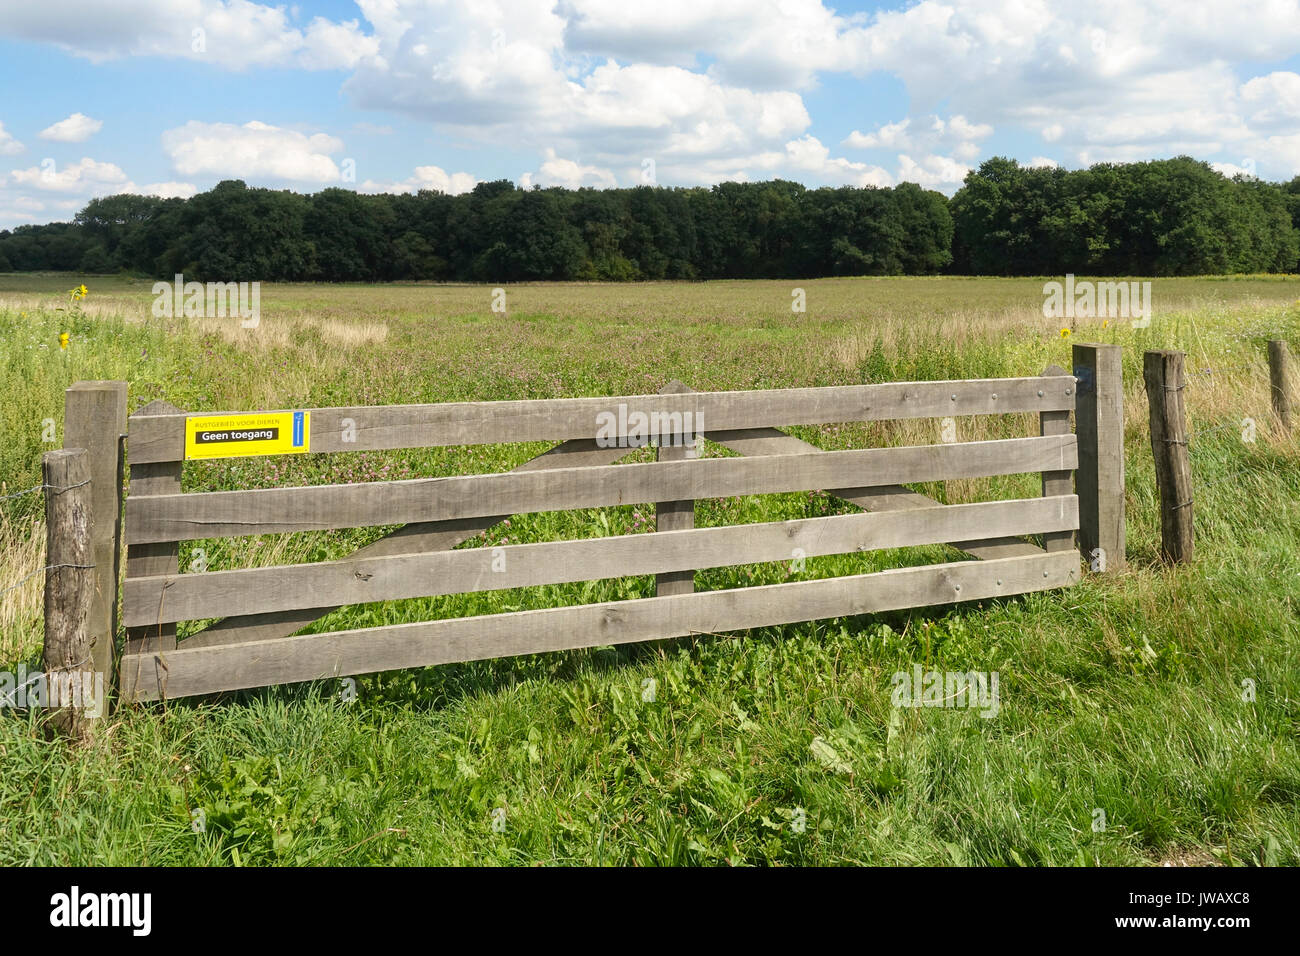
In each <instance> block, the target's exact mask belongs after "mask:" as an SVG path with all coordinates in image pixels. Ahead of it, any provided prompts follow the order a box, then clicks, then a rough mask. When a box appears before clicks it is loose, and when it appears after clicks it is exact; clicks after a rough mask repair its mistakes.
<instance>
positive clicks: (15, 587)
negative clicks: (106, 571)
mask: <svg viewBox="0 0 1300 956" xmlns="http://www.w3.org/2000/svg"><path fill="white" fill-rule="evenodd" d="M93 567H95V565H93V564H47V565H46V566H45V567H43V568H37V569H36V570H35V571H33V572H32V573H31V574H28V575H26V576H25V577H22V578H20V579H19V580H18V583H17V584H11V585H9V587H7V588H4V589H2V590H0V594H8V593H9V592H10V591H16V590H18V589H19V588H20V587H22V586H23V585H24V584H26V583H27V582H28V581H30V580H31V579H32V578H34V577H36V575H38V574H44V573H45V572H46V571H54V570H57V569H58V568H81V569H82V570H88V569H90V568H93Z"/></svg>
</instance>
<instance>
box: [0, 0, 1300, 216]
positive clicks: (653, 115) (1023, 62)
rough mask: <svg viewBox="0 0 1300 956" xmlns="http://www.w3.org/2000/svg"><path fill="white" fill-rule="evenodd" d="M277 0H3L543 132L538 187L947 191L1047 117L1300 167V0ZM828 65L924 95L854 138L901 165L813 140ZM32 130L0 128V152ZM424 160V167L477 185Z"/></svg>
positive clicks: (106, 36) (1047, 129)
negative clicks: (335, 73) (840, 5)
mask: <svg viewBox="0 0 1300 956" xmlns="http://www.w3.org/2000/svg"><path fill="white" fill-rule="evenodd" d="M274 2H275V0H268V2H266V3H255V2H251V0H116V2H115V3H113V4H111V5H109V4H103V3H101V2H92V0H46V2H43V3H41V4H26V5H23V4H7V5H5V6H4V9H0V35H7V36H10V37H19V38H26V39H32V40H38V41H44V42H49V43H53V44H57V45H60V46H61V47H63V48H64V49H68V50H70V51H72V52H74V53H75V54H77V55H80V56H84V57H88V58H90V59H93V60H103V59H106V58H111V57H117V56H124V55H130V54H137V55H148V56H159V57H184V58H188V59H192V60H196V61H202V62H208V63H211V64H212V65H214V66H216V67H219V68H229V69H243V68H248V67H293V68H298V69H314V70H319V69H339V70H348V71H350V73H351V75H350V77H349V78H348V79H347V81H346V82H345V83H344V90H345V92H346V93H347V95H348V96H349V97H350V98H351V100H352V102H353V103H354V105H356V106H358V107H361V108H363V109H373V110H378V111H386V112H389V113H397V114H401V115H404V116H408V117H414V118H416V119H418V120H421V121H425V122H428V123H432V124H434V125H435V126H436V127H437V129H438V130H439V132H442V133H446V134H449V135H451V136H455V137H456V138H457V142H458V143H459V144H465V145H470V146H478V147H479V148H480V149H493V148H513V149H520V148H524V149H532V150H536V151H537V154H538V157H539V160H538V168H537V169H536V170H534V171H532V172H530V173H527V174H525V175H526V176H527V181H528V182H530V183H533V182H548V183H579V184H606V183H609V182H610V181H611V180H614V181H620V180H621V181H623V182H635V181H637V178H636V173H637V171H638V170H639V169H640V165H641V162H642V160H643V159H647V158H648V159H653V160H654V161H655V163H656V166H657V173H658V179H659V181H660V182H664V183H675V182H681V183H688V182H716V181H718V180H719V179H722V178H753V177H759V176H761V177H768V176H787V177H790V178H802V179H806V180H815V181H823V182H850V183H860V182H885V181H896V180H903V179H911V180H914V181H917V182H921V183H922V184H923V185H927V186H932V187H935V188H941V189H945V190H948V189H950V188H955V187H956V186H957V185H959V184H960V182H961V179H962V177H963V176H964V174H965V171H967V170H968V169H969V168H970V167H971V166H973V165H976V164H977V163H978V161H979V159H980V157H981V156H983V155H987V154H989V153H990V152H998V151H1001V149H1000V148H999V147H998V144H997V143H996V142H991V141H992V139H993V130H994V127H996V129H997V131H998V132H999V133H1001V134H1004V135H1005V134H1006V133H1007V132H1008V130H1009V129H1015V130H1021V131H1024V132H1026V133H1029V134H1031V135H1033V136H1038V137H1041V139H1042V141H1043V142H1044V143H1049V144H1051V146H1050V147H1044V146H1042V145H1041V144H1039V145H1038V146H1037V147H1035V148H1039V149H1044V151H1050V152H1051V153H1052V154H1053V155H1054V156H1057V157H1059V159H1060V161H1062V162H1065V163H1067V164H1069V165H1072V166H1073V165H1076V164H1087V163H1091V162H1098V161H1122V160H1134V159H1149V158H1152V157H1155V156H1162V155H1173V154H1176V153H1179V152H1187V153H1191V154H1193V155H1196V156H1202V157H1207V158H1209V159H1213V160H1216V161H1219V162H1220V163H1221V164H1224V165H1227V166H1233V167H1238V168H1250V163H1252V162H1253V163H1254V164H1256V165H1257V167H1258V169H1259V171H1260V174H1261V175H1262V176H1265V177H1269V178H1273V177H1278V176H1283V175H1286V176H1289V175H1293V174H1294V173H1295V172H1297V171H1300V133H1297V129H1298V128H1300V71H1289V70H1286V69H1277V68H1276V67H1277V65H1278V64H1279V63H1280V62H1283V61H1286V60H1287V59H1288V58H1289V57H1291V56H1293V55H1294V53H1295V51H1296V50H1297V49H1300V0H1239V2H1238V3H1235V4H1223V3H1218V2H1214V0H1096V2H1094V3H1092V4H1086V5H1085V4H1077V3H1074V2H1068V0H918V2H912V0H892V3H893V5H894V7H895V9H886V10H878V11H875V12H870V13H857V14H852V15H845V14H841V13H837V12H835V10H834V9H832V7H831V6H830V5H829V3H828V2H827V0H656V2H654V3H650V4H630V3H627V2H626V0H560V2H555V3H553V2H550V0H491V2H482V0H357V5H358V7H359V10H360V14H361V19H359V20H357V21H338V20H329V19H326V18H323V17H316V18H315V19H310V20H308V19H306V18H304V17H301V16H300V15H299V13H298V9H297V7H292V6H284V7H282V6H277V5H271V4H273V3H274ZM196 30H198V31H202V32H201V33H195V31H196ZM1256 65H1257V66H1256ZM1258 71H1272V72H1265V73H1263V75H1254V74H1255V73H1256V72H1258ZM833 73H839V74H849V75H853V76H857V77H864V78H865V77H868V76H870V75H872V74H883V75H889V76H892V77H893V78H895V79H896V80H897V81H898V82H899V83H901V85H902V87H903V89H904V91H905V92H906V98H907V101H908V102H910V103H911V104H913V109H914V111H915V112H914V113H912V115H909V116H908V117H906V118H903V119H900V120H899V121H898V122H894V123H887V124H884V125H880V126H877V127H875V128H870V127H864V128H863V129H862V130H854V131H853V132H852V133H851V134H850V135H849V136H848V138H847V139H846V140H844V142H843V144H842V145H843V146H844V147H845V148H847V149H850V150H852V149H876V150H882V151H885V152H886V153H887V154H888V155H889V156H891V157H895V158H896V168H893V169H891V170H890V171H889V172H887V171H886V170H884V169H882V168H880V167H879V166H871V165H867V164H865V163H860V162H857V161H856V158H845V157H835V156H832V155H831V152H830V150H828V149H827V148H826V147H824V146H823V145H822V143H821V142H820V141H819V140H817V139H815V138H814V137H812V136H811V135H810V129H811V127H812V118H811V117H810V116H809V114H808V110H807V108H806V105H805V102H804V99H803V96H802V95H801V94H802V93H803V92H804V91H808V90H813V89H816V87H817V86H818V84H819V83H820V82H822V80H823V79H824V78H825V77H827V76H828V75H830V74H833ZM935 111H939V112H941V113H942V114H943V115H942V116H939V115H934V112H935ZM818 118H819V119H823V117H818ZM194 125H195V124H189V125H188V126H187V127H182V128H181V132H179V133H178V131H176V130H171V131H169V133H168V134H167V135H168V136H170V137H172V138H171V139H170V140H168V139H167V138H166V137H165V142H164V145H165V147H166V148H167V150H168V153H169V155H172V156H173V162H174V164H175V166H176V170H177V178H181V177H189V176H193V175H199V174H212V175H240V176H245V177H248V178H256V177H266V178H270V179H275V180H279V181H283V182H301V183H314V184H323V183H330V182H337V181H338V178H339V177H338V169H337V159H336V157H337V155H338V154H339V153H340V152H341V146H336V144H337V140H333V139H332V138H330V137H325V139H326V140H328V142H323V143H319V142H312V140H314V139H315V137H311V136H305V135H304V134H300V133H293V132H292V131H289V130H277V129H275V128H274V127H267V128H265V129H260V130H259V129H254V130H250V129H249V127H228V126H225V125H224V124H199V125H200V126H201V127H202V128H201V129H198V130H194V129H191V127H193V126H194ZM251 125H252V124H250V126H251ZM357 128H358V129H359V130H360V129H361V127H360V126H358V127H357ZM186 130H189V132H188V133H186V132H184V131H186ZM231 130H235V131H238V130H243V131H244V132H242V133H238V134H237V135H234V134H231V133H230V131H231ZM269 131H273V132H274V134H275V135H274V136H273V135H272V134H271V132H269ZM378 131H379V130H378V128H375V129H373V130H366V132H370V133H377V132H378ZM254 133H256V134H258V135H257V136H254V135H253V134H254ZM319 135H320V134H317V136H319ZM294 136H297V137H302V140H305V141H291V140H290V139H289V137H294ZM259 137H260V138H259ZM228 138H229V139H230V140H231V141H232V142H233V143H234V145H235V147H236V148H235V150H234V151H233V152H232V151H230V150H227V149H226V147H225V140H226V139H228ZM262 139H265V140H267V141H268V143H269V145H268V144H267V143H263V142H262ZM200 140H201V142H199V141H200ZM19 149H21V145H20V144H18V143H17V141H16V140H14V139H13V137H12V136H8V135H6V134H4V132H3V128H0V154H4V153H10V154H12V153H15V152H17V151H18V150H19ZM548 150H549V151H552V152H548ZM223 151H224V152H223ZM572 157H581V160H578V159H573V158H572ZM850 157H853V154H852V153H851V152H850ZM1044 158H1045V157H1034V158H1033V159H1031V160H1029V162H1030V163H1039V162H1040V161H1041V160H1043V159H1044ZM871 159H872V161H873V162H882V159H881V158H880V157H871ZM566 164H567V165H566ZM420 169H426V170H430V171H431V172H430V173H429V174H428V176H429V178H428V180H427V184H428V186H429V188H446V189H447V190H448V191H457V190H461V189H463V188H469V187H471V186H472V184H473V183H474V182H475V179H474V177H473V176H471V175H470V174H468V173H455V174H449V173H447V172H445V171H444V170H443V169H442V168H440V167H433V166H430V167H420ZM433 170H436V171H437V172H436V173H434V172H432V171H433ZM457 177H459V179H458V178H457ZM367 183H368V185H369V186H370V187H372V188H375V189H379V188H383V189H399V190H407V189H413V188H421V186H422V185H425V183H426V181H425V180H422V179H421V178H420V175H419V174H418V173H417V174H416V175H413V176H412V177H409V178H408V179H406V180H403V181H400V182H379V181H371V180H368V181H367ZM437 184H441V185H437ZM363 188H366V187H365V186H363Z"/></svg>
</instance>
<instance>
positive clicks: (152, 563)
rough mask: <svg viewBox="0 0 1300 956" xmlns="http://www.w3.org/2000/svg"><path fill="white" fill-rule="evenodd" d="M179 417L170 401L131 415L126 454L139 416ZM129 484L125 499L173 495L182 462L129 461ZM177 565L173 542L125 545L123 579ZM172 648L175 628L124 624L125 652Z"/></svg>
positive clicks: (170, 570)
mask: <svg viewBox="0 0 1300 956" xmlns="http://www.w3.org/2000/svg"><path fill="white" fill-rule="evenodd" d="M173 414H178V415H183V414H184V412H182V411H181V410H180V409H179V408H177V407H176V406H175V405H173V404H171V403H170V402H164V401H162V400H155V401H152V402H150V403H149V404H148V405H146V406H145V407H144V408H142V409H140V411H138V412H136V413H135V415H132V416H131V418H130V419H129V420H128V422H127V428H128V432H127V436H128V437H127V454H128V455H130V454H131V453H132V452H133V450H134V449H132V447H131V444H130V429H131V428H132V427H133V423H134V422H135V421H136V419H137V417H139V416H145V417H148V416H152V415H173ZM130 467H131V484H130V488H129V490H128V496H130V497H138V496H148V495H176V494H180V491H181V470H182V467H183V465H182V463H181V462H179V461H164V462H151V463H146V464H139V463H137V462H135V461H134V460H132V461H131V465H130ZM179 565H180V546H179V545H178V543H177V542H176V541H152V542H149V543H147V544H128V545H127V549H126V577H127V579H130V578H133V577H142V576H145V575H154V574H175V573H176V572H177V571H178V570H179ZM175 646H176V627H175V625H173V624H155V625H153V626H151V627H145V628H132V627H131V626H130V625H129V624H128V625H127V632H126V645H125V652H126V653H128V654H141V653H144V652H145V651H149V650H171V649H172V648H174V647H175Z"/></svg>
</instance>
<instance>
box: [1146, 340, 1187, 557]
mask: <svg viewBox="0 0 1300 956" xmlns="http://www.w3.org/2000/svg"><path fill="white" fill-rule="evenodd" d="M1142 375H1143V379H1144V380H1145V382H1146V391H1147V402H1148V404H1149V405H1150V409H1151V452H1152V454H1153V455H1154V456H1155V461H1156V483H1157V485H1159V487H1160V551H1161V554H1162V555H1163V556H1164V558H1165V560H1167V561H1172V562H1174V563H1186V562H1190V561H1191V560H1192V468H1191V463H1190V461H1189V459H1188V454H1187V412H1186V407H1185V403H1184V401H1183V390H1184V389H1185V388H1186V387H1187V379H1186V378H1185V376H1184V374H1183V353H1182V352H1175V351H1173V350H1160V351H1150V352H1147V353H1146V354H1145V356H1144V357H1143V367H1142Z"/></svg>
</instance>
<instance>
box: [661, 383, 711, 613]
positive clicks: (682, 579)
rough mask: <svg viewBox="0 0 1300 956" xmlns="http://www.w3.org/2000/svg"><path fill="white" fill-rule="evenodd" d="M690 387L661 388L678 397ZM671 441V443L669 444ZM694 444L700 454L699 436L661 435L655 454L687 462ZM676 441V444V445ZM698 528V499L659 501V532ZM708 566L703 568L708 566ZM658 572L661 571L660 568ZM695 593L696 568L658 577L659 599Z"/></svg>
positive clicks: (671, 386) (664, 393)
mask: <svg viewBox="0 0 1300 956" xmlns="http://www.w3.org/2000/svg"><path fill="white" fill-rule="evenodd" d="M690 390H691V389H690V387H689V386H687V385H685V384H683V383H682V382H679V381H676V380H673V381H671V382H669V383H668V384H667V385H665V386H664V387H663V388H661V389H660V390H659V391H660V394H663V395H675V394H681V393H683V392H689V391H690ZM665 440H667V442H668V443H665ZM688 440H689V441H690V442H692V445H691V448H690V449H689V450H691V451H694V452H695V454H697V455H698V454H699V448H698V447H696V446H695V445H694V442H695V441H696V440H697V436H696V435H695V434H694V433H692V434H690V435H686V434H677V435H672V436H663V435H661V436H659V447H658V448H656V449H655V454H656V456H657V458H658V460H659V461H685V460H686V459H687V452H688V449H687V447H686V442H687V441H688ZM673 442H676V444H674V443H673ZM694 527H695V500H694V499H693V498H687V499H685V500H683V501H657V502H655V530H656V531H684V530H686V529H688V528H694ZM705 566H706V565H701V567H705ZM655 570H660V569H658V568H656V569H655ZM694 590H695V568H694V567H689V568H672V569H671V570H667V571H665V573H663V574H660V575H658V577H656V578H655V594H656V595H658V596H659V597H667V596H668V595H670V594H690V593H691V592H692V591H694Z"/></svg>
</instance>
